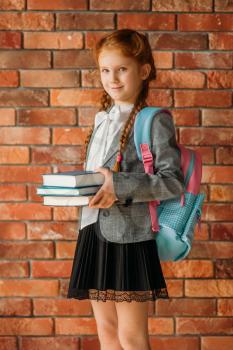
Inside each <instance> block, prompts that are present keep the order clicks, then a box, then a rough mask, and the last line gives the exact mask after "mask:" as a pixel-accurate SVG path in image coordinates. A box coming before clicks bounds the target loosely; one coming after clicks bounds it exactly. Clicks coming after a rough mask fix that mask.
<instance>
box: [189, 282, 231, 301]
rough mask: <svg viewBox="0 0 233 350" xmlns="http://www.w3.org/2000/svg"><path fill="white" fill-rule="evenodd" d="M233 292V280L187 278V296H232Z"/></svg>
mask: <svg viewBox="0 0 233 350" xmlns="http://www.w3.org/2000/svg"><path fill="white" fill-rule="evenodd" d="M232 292H233V281H232V280H224V279H216V280H211V279H207V280H204V279H203V280H186V281H185V295H186V296H187V297H211V298H215V297H216V298H218V297H231V296H232Z"/></svg>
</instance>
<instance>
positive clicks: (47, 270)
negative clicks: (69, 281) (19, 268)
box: [31, 260, 72, 278]
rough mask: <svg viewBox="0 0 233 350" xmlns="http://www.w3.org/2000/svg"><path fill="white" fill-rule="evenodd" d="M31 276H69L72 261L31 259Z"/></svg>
mask: <svg viewBox="0 0 233 350" xmlns="http://www.w3.org/2000/svg"><path fill="white" fill-rule="evenodd" d="M31 266H32V277H39V278H41V277H58V278H63V277H69V276H70V273H71V267H72V261H70V260H62V261H58V260H56V261H49V260H47V261H32V265H31Z"/></svg>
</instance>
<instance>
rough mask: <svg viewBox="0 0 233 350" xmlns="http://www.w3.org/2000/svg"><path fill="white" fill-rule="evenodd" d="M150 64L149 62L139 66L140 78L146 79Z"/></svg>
mask: <svg viewBox="0 0 233 350" xmlns="http://www.w3.org/2000/svg"><path fill="white" fill-rule="evenodd" d="M150 71H151V66H150V64H149V63H145V64H143V65H142V66H141V78H142V80H146V79H147V78H148V76H149V74H150Z"/></svg>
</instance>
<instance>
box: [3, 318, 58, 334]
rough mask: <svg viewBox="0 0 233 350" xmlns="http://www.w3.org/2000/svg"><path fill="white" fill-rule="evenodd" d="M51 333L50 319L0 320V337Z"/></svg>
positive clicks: (51, 321) (51, 323) (51, 324)
mask: <svg viewBox="0 0 233 350" xmlns="http://www.w3.org/2000/svg"><path fill="white" fill-rule="evenodd" d="M52 332H53V320H52V319H50V318H47V319H45V318H35V317H34V318H23V317H21V318H18V317H17V318H16V317H9V318H5V319H0V335H15V334H17V335H49V334H52Z"/></svg>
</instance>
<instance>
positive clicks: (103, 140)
mask: <svg viewBox="0 0 233 350" xmlns="http://www.w3.org/2000/svg"><path fill="white" fill-rule="evenodd" d="M133 106H134V105H133V104H129V103H127V104H124V105H118V104H115V105H114V106H113V107H112V108H111V110H110V111H109V112H106V111H101V112H98V113H97V114H96V116H95V124H94V129H97V128H98V129H97V130H96V132H95V135H94V138H93V141H92V143H91V147H90V150H89V154H88V159H87V163H86V170H94V169H96V168H98V167H101V166H102V165H103V162H104V158H105V156H106V154H107V152H108V150H109V148H110V146H111V143H112V141H113V139H114V137H115V136H116V134H117V133H118V131H119V130H120V129H121V128H122V127H123V126H124V124H125V122H126V120H127V119H128V117H129V114H130V112H131V110H132V109H133ZM98 214H99V208H89V207H88V206H86V207H82V215H81V224H80V229H82V228H84V227H85V226H87V225H90V224H92V223H94V222H96V221H97V220H98Z"/></svg>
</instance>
